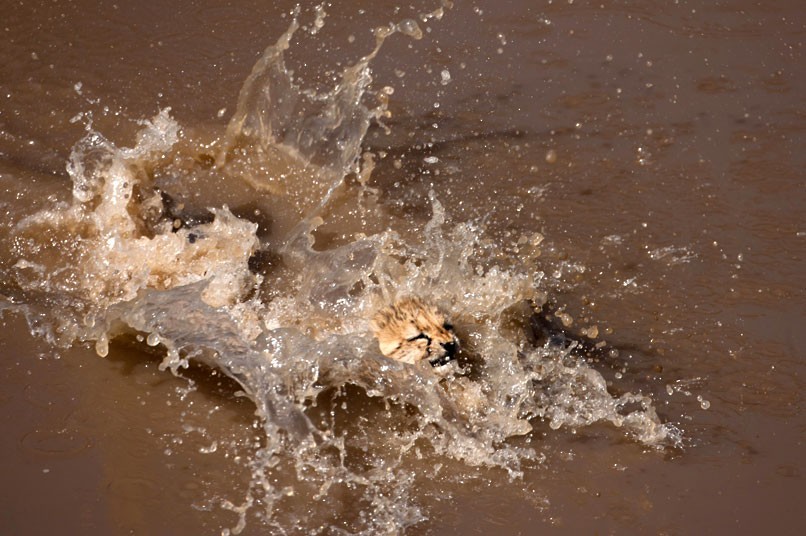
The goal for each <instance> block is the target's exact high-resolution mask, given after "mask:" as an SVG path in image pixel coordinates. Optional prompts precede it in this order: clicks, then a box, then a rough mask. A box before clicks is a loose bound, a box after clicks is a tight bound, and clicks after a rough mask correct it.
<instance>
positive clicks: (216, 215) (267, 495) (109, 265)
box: [5, 12, 676, 534]
mask: <svg viewBox="0 0 806 536" xmlns="http://www.w3.org/2000/svg"><path fill="white" fill-rule="evenodd" d="M438 16H441V14H439V15H438V14H436V12H434V13H431V14H427V15H425V16H424V17H426V18H424V19H423V20H427V19H428V18H431V17H438ZM317 20H320V21H323V20H324V17H321V16H320V17H319V18H318V19H317ZM297 28H298V23H297V20H296V15H295V18H294V20H293V22H292V23H291V26H290V27H289V29H288V31H287V32H286V33H285V34H284V35H283V36H282V37H281V38H280V39H279V40H278V42H277V43H276V44H274V45H272V46H270V47H268V48H267V49H266V51H265V52H264V54H263V56H262V57H261V59H260V60H259V61H258V63H257V64H256V65H255V67H254V69H253V71H252V74H251V75H250V76H249V78H248V79H247V81H246V83H245V84H244V87H243V89H242V91H241V94H240V96H239V101H238V107H237V110H236V112H235V114H234V116H233V118H232V120H231V121H230V123H229V125H228V127H227V131H226V133H225V135H224V139H225V140H226V143H224V144H223V145H222V148H221V149H220V150H219V152H218V154H217V156H216V158H215V165H214V166H209V165H199V164H198V161H199V160H200V159H199V158H196V157H195V156H194V157H192V158H188V151H189V149H188V148H187V141H185V142H183V141H182V135H181V127H180V126H179V125H178V124H177V123H176V122H175V121H174V120H173V119H172V118H171V117H170V115H169V110H167V109H166V110H163V111H161V112H160V113H159V114H158V115H157V116H156V117H155V118H153V119H152V120H150V121H144V122H142V125H141V127H142V128H141V129H140V132H139V135H138V137H137V141H136V143H135V145H134V146H133V147H130V148H125V147H124V148H120V147H117V146H116V145H115V144H113V143H112V142H110V141H109V140H107V139H105V138H104V137H103V136H102V135H101V134H100V133H98V132H95V131H93V130H92V129H90V130H89V132H88V134H87V136H86V137H85V138H84V139H83V140H81V141H80V142H79V143H78V144H77V145H76V146H75V148H74V149H73V152H72V155H71V158H70V162H69V164H68V173H69V175H70V177H71V179H72V181H73V198H72V202H71V203H63V204H57V205H55V206H53V207H51V208H49V209H47V210H44V211H42V212H39V213H37V214H35V215H32V216H30V217H29V218H26V219H25V220H23V221H22V222H20V223H19V224H18V225H17V227H16V237H15V241H14V253H15V254H16V256H17V258H18V260H17V262H16V264H15V265H14V266H13V268H12V269H11V270H10V272H9V274H8V276H9V279H10V280H12V281H13V283H14V289H12V290H13V292H12V294H13V295H14V300H13V301H14V303H15V305H13V307H14V308H16V309H18V310H20V311H22V312H23V313H24V314H26V315H27V317H28V320H29V324H30V325H31V328H32V331H34V332H35V333H37V334H39V335H42V336H44V337H46V338H48V340H50V341H51V342H53V343H55V344H61V345H69V344H72V343H75V342H78V341H91V342H93V343H94V344H95V347H96V349H97V351H98V353H99V354H101V355H105V354H106V353H107V352H108V351H109V341H111V340H112V339H114V338H115V337H116V336H118V335H121V334H124V333H138V334H142V335H143V336H144V339H145V340H146V342H147V344H148V345H150V346H161V347H162V348H163V349H164V352H165V357H164V359H163V361H162V367H163V368H167V369H170V370H172V371H174V372H175V373H178V372H179V371H180V370H181V369H183V368H185V367H187V366H188V365H189V362H190V361H193V360H195V361H199V362H202V363H205V364H207V365H209V366H211V367H214V368H216V369H218V370H221V371H223V372H224V373H225V374H227V375H229V376H230V377H231V378H233V379H234V380H235V381H237V382H238V383H239V384H240V386H241V387H242V388H243V390H244V392H245V393H246V394H247V395H248V396H249V397H250V399H251V400H252V401H253V402H254V404H255V407H256V410H257V414H258V415H259V416H260V419H261V425H262V427H263V443H262V446H261V447H260V449H259V450H258V451H257V453H256V454H255V455H254V457H253V458H252V459H251V460H250V461H249V462H248V463H249V466H250V468H251V472H252V480H251V482H250V484H249V486H248V490H246V492H245V496H244V498H243V500H242V501H241V502H240V503H238V504H236V503H233V502H232V501H231V500H228V501H223V502H222V507H224V508H226V509H228V510H231V511H233V512H234V513H236V514H237V516H238V522H237V523H236V524H235V526H234V527H233V528H232V529H228V530H229V531H230V532H231V533H233V534H236V533H238V532H240V531H241V530H243V528H244V524H245V522H246V515H247V513H248V512H250V511H252V510H253V509H255V508H258V507H259V508H260V509H262V512H263V519H264V522H265V523H266V525H267V526H271V527H275V528H278V530H282V531H294V530H299V531H302V532H307V531H310V530H313V528H314V527H323V526H330V527H333V530H336V529H335V525H336V524H337V523H338V524H339V525H340V526H341V527H346V528H342V529H340V530H343V531H345V532H350V533H358V534H377V533H390V532H395V531H399V530H400V529H402V528H405V527H407V526H411V525H413V524H416V523H419V522H421V521H423V520H425V519H426V518H427V510H426V509H425V507H424V506H423V505H422V503H421V497H419V496H418V495H417V489H418V487H419V486H420V485H421V484H422V483H423V480H424V479H426V480H427V475H426V474H425V473H424V472H423V471H422V467H423V465H424V464H431V465H433V463H434V462H437V463H438V464H440V465H441V464H444V463H453V464H457V465H458V466H459V467H461V468H463V469H462V470H465V471H473V470H474V468H491V469H493V470H497V471H503V472H504V474H506V475H508V476H509V477H510V478H518V477H520V476H521V475H522V474H523V472H524V471H525V470H526V468H527V467H529V466H534V464H536V463H537V462H538V461H539V460H541V459H542V458H543V454H542V453H541V452H540V451H539V450H538V449H539V447H527V446H523V445H521V444H517V443H516V442H513V438H518V437H521V436H524V435H528V434H530V432H531V431H532V427H533V424H534V423H536V422H539V421H546V422H548V423H549V426H550V427H551V428H553V429H558V428H561V427H584V426H589V425H591V424H593V423H596V422H601V421H605V422H610V423H612V424H613V425H615V426H617V427H620V428H623V429H624V430H625V431H626V433H627V434H629V435H631V436H632V437H634V438H635V439H636V440H637V441H640V442H642V443H644V444H646V445H651V446H658V445H664V444H667V443H670V442H674V441H676V435H675V434H676V432H675V430H674V429H673V428H671V427H669V426H666V425H664V424H662V423H661V422H660V420H659V419H658V416H657V414H656V413H655V410H654V408H653V406H652V403H651V400H650V399H649V398H647V397H645V396H642V395H639V394H632V393H625V394H623V395H621V396H619V397H614V396H612V395H610V394H609V392H608V390H607V386H606V384H605V381H604V379H603V378H602V376H601V375H600V374H599V373H598V372H597V371H595V370H594V369H592V368H590V367H589V366H587V365H585V364H584V363H582V362H580V361H579V360H576V359H575V358H574V357H573V356H572V355H570V354H569V353H568V351H566V350H562V349H558V348H554V347H551V346H548V345H547V346H545V347H535V346H534V345H530V344H529V342H528V340H527V337H525V336H524V335H523V334H518V333H517V332H513V330H511V329H508V328H507V327H506V325H507V323H508V322H509V320H510V319H511V317H512V316H513V315H516V316H517V315H518V314H521V315H523V314H528V311H531V308H530V307H539V306H540V305H542V304H543V302H544V301H545V293H546V288H544V282H543V280H544V274H543V273H542V272H541V271H540V270H539V269H538V268H537V264H536V263H535V262H534V260H535V257H536V256H537V255H538V254H539V251H538V250H537V248H536V247H535V248H534V249H532V250H531V253H529V254H524V255H523V256H522V257H520V258H513V259H509V260H508V261H507V263H506V265H504V264H502V262H501V261H500V259H499V258H498V248H497V247H496V245H495V244H493V243H491V242H490V241H487V240H484V230H483V227H482V226H481V225H479V224H474V223H472V222H467V223H459V224H454V223H451V222H449V221H448V219H447V217H446V214H445V210H444V208H443V206H442V204H441V203H440V201H439V199H437V197H436V195H435V194H434V193H433V192H432V193H431V194H430V202H431V208H432V217H431V219H430V221H429V222H428V224H427V225H426V226H425V229H424V232H423V235H422V240H421V241H416V242H413V241H406V240H403V239H402V238H401V236H400V235H398V234H397V233H396V232H394V231H392V230H389V231H386V232H382V233H378V234H372V235H370V236H363V237H356V238H354V239H353V240H348V241H347V242H346V243H344V244H343V245H340V246H338V247H331V248H327V249H324V250H317V249H315V248H314V247H313V245H314V238H313V232H314V230H315V229H316V227H317V225H320V224H321V223H322V218H321V217H320V216H319V213H320V211H321V208H322V207H323V206H325V205H326V204H327V203H328V200H329V199H330V198H331V195H332V193H333V191H334V188H336V187H337V186H338V185H339V184H341V181H342V180H343V178H344V175H345V174H347V173H350V172H356V170H357V166H358V162H359V160H358V157H359V155H360V152H361V142H362V140H363V137H364V135H365V134H366V131H367V128H368V127H369V125H370V123H371V122H372V121H373V120H376V119H378V118H379V117H381V116H382V115H383V113H384V110H385V105H384V104H383V102H382V101H381V102H380V103H379V105H378V106H376V107H370V106H367V105H366V104H365V103H364V102H363V97H364V95H365V94H366V93H367V91H368V88H369V87H370V82H371V75H370V69H369V66H370V62H371V60H372V59H373V58H374V57H375V56H376V55H377V54H378V52H379V50H380V48H381V46H382V44H383V42H384V40H385V39H386V38H388V37H389V35H391V34H393V33H396V32H400V33H404V34H407V35H410V36H413V37H415V38H416V37H418V35H419V33H418V27H417V25H416V23H415V22H414V21H410V20H409V21H403V22H401V23H399V24H392V25H389V26H388V27H384V28H383V29H381V30H378V31H377V32H376V46H375V48H374V49H373V50H372V51H371V52H370V54H368V55H367V56H365V57H364V58H362V59H361V60H359V61H358V62H357V63H356V64H355V65H353V66H351V67H349V68H347V69H346V70H345V71H344V73H343V75H342V78H341V82H340V83H339V84H338V85H337V86H336V88H334V89H333V90H332V91H331V92H328V93H326V94H322V95H319V94H314V93H311V92H305V91H303V90H301V89H300V88H298V87H297V86H296V85H295V84H294V81H293V78H292V77H291V74H290V73H289V72H288V70H287V69H286V67H285V64H284V60H283V53H284V51H286V50H287V49H288V48H289V46H290V41H291V39H292V37H293V35H294V32H295V31H296V30H297ZM191 145H192V144H191ZM207 150H208V147H207V146H204V147H191V149H190V151H191V152H193V151H195V153H196V156H198V154H199V153H204V152H205V151H207ZM189 160H190V161H191V162H195V163H191V164H188V161H189ZM201 160H202V161H203V160H204V159H201ZM256 167H260V168H261V169H266V170H268V171H266V172H265V173H263V175H262V176H263V177H269V178H270V180H271V181H274V183H273V184H275V185H277V189H276V190H277V191H273V190H272V191H270V192H269V194H267V195H266V198H267V199H266V203H267V206H268V209H269V210H270V211H272V212H280V211H282V210H284V209H283V207H285V206H291V209H289V210H290V212H289V213H290V214H291V215H293V218H291V219H294V218H296V221H295V223H294V225H293V227H291V226H284V227H283V226H281V227H280V228H279V230H278V229H274V230H273V231H272V232H270V233H268V234H266V235H265V236H262V237H260V236H258V224H257V223H255V222H252V221H249V220H248V219H247V217H246V215H244V214H241V215H236V214H235V213H234V212H233V211H232V210H230V209H229V208H228V207H227V206H224V205H217V206H212V207H211V208H209V210H208V212H207V214H206V216H204V217H195V216H194V217H190V216H188V213H187V209H183V210H185V212H182V211H179V210H178V209H172V208H171V206H172V205H177V204H181V203H182V202H183V201H185V200H184V199H178V200H177V199H172V200H170V202H169V200H168V199H167V198H166V196H165V193H164V191H162V190H161V189H160V184H161V182H160V181H162V180H164V177H166V176H171V177H178V179H174V180H178V181H180V182H182V181H184V182H187V183H194V181H196V180H199V178H200V177H207V178H211V177H212V178H214V179H215V180H218V181H220V184H219V187H220V188H221V189H224V190H226V189H227V188H235V187H236V186H237V185H238V184H240V183H236V182H234V181H236V180H240V179H236V178H235V177H236V176H239V175H240V174H241V172H242V171H243V170H244V169H253V170H254V169H255V168H256ZM254 176H257V175H254ZM247 182H248V181H247ZM253 183H254V181H252V185H253V186H254V184H253ZM256 190H258V191H261V190H260V189H259V188H256ZM270 190H271V189H270ZM177 211H178V212H179V213H180V216H177ZM290 228H293V232H288V229H290ZM537 242H538V243H539V241H537ZM524 250H527V248H524ZM268 253H271V254H272V255H275V256H276V257H277V258H278V259H279V260H278V261H277V262H274V263H268V264H269V266H268V267H261V265H260V263H258V262H256V260H259V258H260V256H261V254H268ZM408 294H414V295H417V296H421V297H423V298H425V299H428V300H430V301H432V302H433V303H435V304H437V305H438V306H440V307H441V308H442V309H444V310H445V311H447V312H448V313H449V315H450V316H451V318H452V321H453V323H454V324H455V326H456V330H457V333H458V334H459V336H460V338H461V339H462V342H463V352H462V356H461V359H460V365H461V368H459V369H457V370H456V372H455V373H454V374H451V375H449V376H448V377H447V378H444V379H443V378H441V377H437V376H436V375H434V374H433V373H432V371H431V370H430V369H429V368H428V367H427V366H426V367H416V366H410V365H405V364H402V363H398V362H395V361H391V360H389V359H386V358H385V357H383V356H382V355H381V354H380V352H379V351H378V349H377V345H376V342H375V341H374V340H373V338H372V336H371V334H370V332H369V329H368V319H369V318H370V317H371V316H372V313H373V312H374V311H375V310H376V309H377V308H378V307H380V306H382V305H383V304H385V303H388V302H389V301H391V300H392V299H394V298H397V297H400V296H404V295H408ZM529 304H531V305H529ZM5 307H12V305H11V304H10V303H7V304H6V305H5ZM518 311H520V313H519V312H518ZM524 311H526V312H525V313H524ZM356 416H360V418H356ZM365 421H366V422H369V423H371V425H365V424H363V423H364V422H365ZM381 424H383V425H382V426H381ZM423 460H425V462H423ZM300 498H302V499H300ZM340 505H342V506H343V505H352V506H351V508H350V509H349V512H345V509H344V508H343V507H340ZM333 512H342V513H341V514H338V515H339V516H342V517H339V518H338V519H337V518H336V517H338V516H336V517H334V515H335V514H333Z"/></svg>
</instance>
